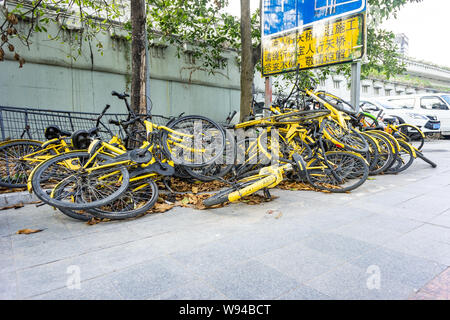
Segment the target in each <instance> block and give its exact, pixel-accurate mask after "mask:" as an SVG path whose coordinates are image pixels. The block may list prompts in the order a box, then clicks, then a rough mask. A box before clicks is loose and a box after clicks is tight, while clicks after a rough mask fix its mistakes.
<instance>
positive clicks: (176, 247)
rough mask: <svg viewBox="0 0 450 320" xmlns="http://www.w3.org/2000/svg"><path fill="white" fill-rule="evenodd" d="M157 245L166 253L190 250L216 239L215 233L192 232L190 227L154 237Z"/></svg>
mask: <svg viewBox="0 0 450 320" xmlns="http://www.w3.org/2000/svg"><path fill="white" fill-rule="evenodd" d="M152 239H153V240H154V244H155V247H157V248H158V249H159V250H161V251H162V252H165V253H166V254H170V253H174V252H181V251H184V250H190V249H191V248H194V247H197V246H201V245H203V244H206V243H209V242H212V241H215V240H216V239H217V237H216V235H215V234H211V233H208V232H202V231H199V232H192V231H191V230H189V228H186V229H185V230H180V231H174V232H169V233H164V234H161V235H157V236H155V237H152Z"/></svg>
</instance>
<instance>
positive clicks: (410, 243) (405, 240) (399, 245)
mask: <svg viewBox="0 0 450 320" xmlns="http://www.w3.org/2000/svg"><path fill="white" fill-rule="evenodd" d="M383 246H384V247H386V248H389V249H392V250H396V251H399V252H402V253H406V254H409V255H413V256H417V257H422V258H425V259H428V260H431V261H435V262H438V263H440V264H443V265H447V266H450V245H448V244H446V243H443V242H438V241H434V240H430V239H428V238H417V237H416V236H414V235H410V234H407V235H404V236H402V237H400V238H398V239H395V240H392V241H390V242H388V243H386V244H384V245H383Z"/></svg>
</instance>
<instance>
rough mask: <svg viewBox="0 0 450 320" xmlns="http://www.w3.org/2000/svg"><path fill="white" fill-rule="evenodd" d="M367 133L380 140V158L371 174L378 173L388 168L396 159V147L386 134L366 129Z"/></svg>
mask: <svg viewBox="0 0 450 320" xmlns="http://www.w3.org/2000/svg"><path fill="white" fill-rule="evenodd" d="M366 133H367V134H368V135H370V136H371V137H373V138H375V139H377V141H378V147H379V150H378V160H377V163H376V165H375V167H374V168H373V169H372V170H370V175H377V174H380V173H382V172H384V171H385V170H387V169H388V168H389V167H390V165H391V164H392V162H393V161H394V149H393V148H394V147H393V146H392V145H391V143H390V141H389V140H388V139H387V138H386V137H385V136H384V135H381V134H378V133H377V132H375V131H366Z"/></svg>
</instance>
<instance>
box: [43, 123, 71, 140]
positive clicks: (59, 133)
mask: <svg viewBox="0 0 450 320" xmlns="http://www.w3.org/2000/svg"><path fill="white" fill-rule="evenodd" d="M70 135H71V133H70V132H68V131H64V130H61V129H60V128H59V127H58V126H53V125H51V126H48V127H47V128H45V131H44V136H45V138H46V139H47V140H51V139H56V138H59V137H64V136H66V137H69V136H70Z"/></svg>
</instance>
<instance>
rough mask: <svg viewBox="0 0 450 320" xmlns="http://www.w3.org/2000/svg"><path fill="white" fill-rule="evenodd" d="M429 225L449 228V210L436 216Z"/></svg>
mask: <svg viewBox="0 0 450 320" xmlns="http://www.w3.org/2000/svg"><path fill="white" fill-rule="evenodd" d="M429 223H430V224H434V225H440V226H443V227H448V228H450V210H447V211H445V212H444V213H442V214H440V215H438V216H437V217H435V218H434V219H432V220H430V222H429Z"/></svg>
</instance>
